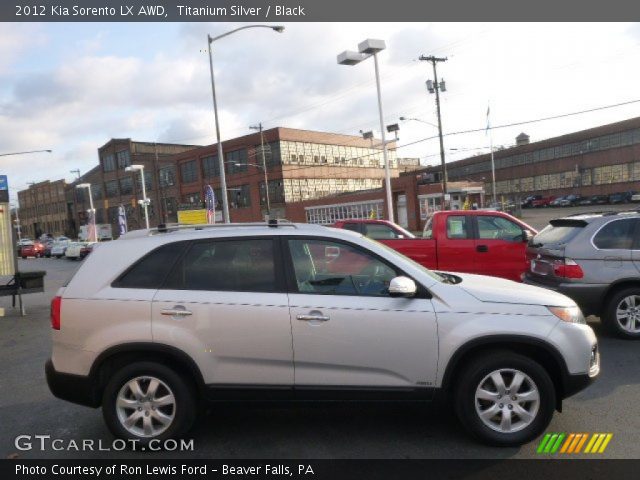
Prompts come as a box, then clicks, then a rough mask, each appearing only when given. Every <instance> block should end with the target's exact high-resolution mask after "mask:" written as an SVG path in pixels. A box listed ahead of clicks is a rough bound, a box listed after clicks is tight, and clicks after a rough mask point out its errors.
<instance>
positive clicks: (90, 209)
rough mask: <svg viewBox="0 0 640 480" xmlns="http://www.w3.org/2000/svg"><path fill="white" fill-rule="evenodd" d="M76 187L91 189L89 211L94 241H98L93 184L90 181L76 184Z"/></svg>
mask: <svg viewBox="0 0 640 480" xmlns="http://www.w3.org/2000/svg"><path fill="white" fill-rule="evenodd" d="M76 188H86V189H87V190H88V191H89V212H91V223H92V226H93V228H92V236H93V241H94V242H97V241H98V231H97V230H96V211H95V209H94V208H93V195H92V193H91V184H90V183H79V184H78V185H76Z"/></svg>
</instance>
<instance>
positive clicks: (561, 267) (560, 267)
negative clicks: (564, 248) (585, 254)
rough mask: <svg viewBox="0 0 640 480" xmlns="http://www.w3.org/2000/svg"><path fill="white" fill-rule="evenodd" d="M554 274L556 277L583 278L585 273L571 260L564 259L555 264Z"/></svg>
mask: <svg viewBox="0 0 640 480" xmlns="http://www.w3.org/2000/svg"><path fill="white" fill-rule="evenodd" d="M553 273H554V275H555V276H556V277H562V278H582V277H584V272H583V271H582V268H581V267H580V265H578V264H577V263H576V262H575V261H574V260H571V259H570V258H563V259H560V260H555V261H554V262H553Z"/></svg>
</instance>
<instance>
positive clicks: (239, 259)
mask: <svg viewBox="0 0 640 480" xmlns="http://www.w3.org/2000/svg"><path fill="white" fill-rule="evenodd" d="M275 265H276V262H275V257H274V246H273V239H271V238H269V239H238V240H236V239H234V240H227V239H224V240H222V239H221V240H207V241H202V242H196V243H194V244H192V245H191V247H190V248H189V250H188V251H187V252H186V253H185V254H184V256H183V257H182V259H181V261H180V262H178V264H177V265H176V267H175V268H174V270H173V271H172V272H171V274H170V275H169V278H168V279H167V281H166V283H165V284H164V286H163V287H162V288H163V289H169V290H210V291H235V292H276V291H278V290H279V289H278V287H277V284H276V267H275Z"/></svg>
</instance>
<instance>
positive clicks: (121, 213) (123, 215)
mask: <svg viewBox="0 0 640 480" xmlns="http://www.w3.org/2000/svg"><path fill="white" fill-rule="evenodd" d="M118 228H119V230H120V236H122V235H124V234H125V233H127V212H126V211H125V209H124V207H123V206H122V205H120V206H119V207H118Z"/></svg>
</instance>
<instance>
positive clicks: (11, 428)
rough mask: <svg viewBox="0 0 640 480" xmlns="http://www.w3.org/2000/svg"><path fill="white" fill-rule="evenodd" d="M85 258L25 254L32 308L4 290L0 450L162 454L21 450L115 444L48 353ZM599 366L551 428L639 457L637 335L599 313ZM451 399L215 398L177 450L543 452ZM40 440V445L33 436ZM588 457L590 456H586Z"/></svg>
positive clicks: (314, 454)
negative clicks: (60, 302)
mask: <svg viewBox="0 0 640 480" xmlns="http://www.w3.org/2000/svg"><path fill="white" fill-rule="evenodd" d="M79 265H80V262H73V261H68V260H64V259H62V260H56V259H38V260H36V259H28V260H20V269H21V270H46V271H47V276H46V277H45V285H46V292H45V293H41V294H33V295H27V296H25V297H24V298H25V304H26V308H27V313H28V315H27V316H26V317H20V316H19V314H18V313H17V311H16V310H13V309H11V299H10V298H7V297H3V298H0V306H3V307H5V309H6V316H5V317H0V332H1V333H0V364H1V365H2V369H0V455H1V456H2V458H6V457H9V456H11V457H14V456H16V455H17V457H18V458H103V459H106V458H136V457H137V458H156V459H162V458H166V456H167V454H166V453H158V452H154V453H151V452H129V451H125V452H118V451H110V452H106V451H86V452H78V451H76V450H73V449H72V450H69V451H53V450H51V449H50V448H49V449H48V450H46V451H40V450H39V449H35V450H31V451H18V450H17V449H16V447H15V444H14V441H15V438H16V437H17V436H18V435H32V436H33V435H51V437H52V438H60V439H62V440H63V443H62V445H67V444H68V443H69V442H71V441H75V442H78V444H80V443H81V442H82V440H83V439H88V440H93V441H94V448H95V449H96V450H97V448H98V442H99V441H101V442H102V444H101V445H102V448H107V447H109V446H110V445H111V442H112V440H113V437H112V436H111V435H110V434H109V432H108V431H107V429H106V427H105V425H104V423H103V421H102V416H101V413H100V411H99V410H93V409H89V408H85V407H81V406H77V405H73V404H70V403H67V402H64V401H62V400H58V399H56V398H54V397H53V396H52V395H51V393H50V392H49V389H48V388H47V385H46V381H45V377H44V362H45V360H46V359H47V358H48V357H49V355H50V351H51V349H50V326H49V301H50V299H51V297H52V296H53V295H54V294H55V291H56V289H57V288H58V287H59V286H60V285H62V283H64V282H65V281H66V280H67V278H69V276H70V275H71V274H72V273H73V272H74V271H75V269H76V268H77V267H78V266H79ZM592 320H593V322H592V326H593V327H594V328H595V329H596V333H597V334H598V336H599V338H600V344H601V352H602V373H601V375H600V378H599V380H598V381H597V382H596V383H595V384H593V385H592V386H591V387H589V388H588V389H587V390H585V391H583V392H581V393H579V394H578V395H576V396H574V397H572V398H570V399H568V400H566V401H565V402H564V412H563V413H561V414H556V415H555V417H554V420H553V421H552V423H551V425H550V426H549V429H548V431H549V432H565V433H571V432H581V433H596V432H598V433H599V432H602V433H613V439H612V441H611V442H610V444H609V446H608V448H607V450H606V452H605V453H604V454H603V455H601V457H605V458H638V457H640V415H638V414H637V404H638V398H640V368H638V365H639V364H640V342H632V341H624V340H618V339H614V338H611V337H608V336H606V335H605V334H604V332H603V330H602V329H601V328H600V324H599V321H598V320H597V319H592ZM450 410H451V409H450V407H449V406H448V405H446V404H444V405H439V406H426V405H423V404H410V405H406V404H386V405H380V404H297V405H293V404H288V405H283V404H276V405H246V404H245V405H239V404H236V405H214V406H212V407H210V409H209V411H208V413H207V414H205V415H203V418H202V419H201V420H200V421H199V422H198V424H197V427H196V429H195V430H194V431H193V433H192V437H190V438H193V440H194V450H193V451H190V452H177V451H176V452H171V458H238V459H241V458H264V459H269V458H293V459H295V458H366V459H368V458H496V459H502V458H534V457H536V458H540V456H539V455H537V454H536V453H535V450H536V446H537V443H536V442H532V443H530V444H528V445H525V446H523V447H520V448H491V447H485V446H483V445H480V444H478V443H476V442H474V441H473V440H472V439H470V438H469V437H468V436H467V434H466V433H465V432H464V430H463V429H462V428H461V427H460V426H459V425H458V423H457V421H456V420H455V419H454V417H453V415H452V413H451V411H450ZM32 440H34V442H33V443H34V445H37V443H38V442H37V441H35V439H33V438H32ZM580 456H581V457H588V455H580Z"/></svg>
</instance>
